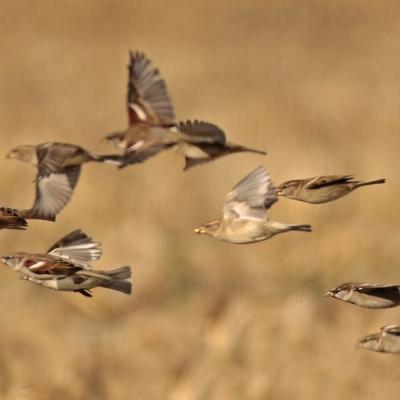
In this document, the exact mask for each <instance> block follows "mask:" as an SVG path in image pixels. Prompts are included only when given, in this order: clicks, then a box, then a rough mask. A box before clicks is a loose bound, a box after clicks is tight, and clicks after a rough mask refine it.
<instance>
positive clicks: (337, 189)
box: [277, 175, 385, 204]
mask: <svg viewBox="0 0 400 400" xmlns="http://www.w3.org/2000/svg"><path fill="white" fill-rule="evenodd" d="M381 183H385V179H376V180H373V181H367V182H363V181H357V180H354V177H353V176H352V175H327V176H316V177H313V178H307V179H294V180H291V181H287V182H284V183H282V184H280V185H279V186H278V187H277V194H278V195H279V196H283V197H287V198H289V199H293V200H298V201H303V202H306V203H312V204H320V203H327V202H329V201H333V200H337V199H339V198H340V197H343V196H345V195H347V194H349V193H351V192H352V191H353V190H355V189H357V188H359V187H361V186H368V185H376V184H381Z"/></svg>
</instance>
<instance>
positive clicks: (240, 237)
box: [0, 52, 400, 352]
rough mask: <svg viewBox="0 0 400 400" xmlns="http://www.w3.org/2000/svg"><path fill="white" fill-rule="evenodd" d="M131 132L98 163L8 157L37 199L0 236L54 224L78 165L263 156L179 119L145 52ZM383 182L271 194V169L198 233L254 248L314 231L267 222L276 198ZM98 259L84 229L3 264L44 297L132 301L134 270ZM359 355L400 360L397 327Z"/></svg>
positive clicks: (88, 157) (54, 155) (290, 185)
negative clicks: (62, 294)
mask: <svg viewBox="0 0 400 400" xmlns="http://www.w3.org/2000/svg"><path fill="white" fill-rule="evenodd" d="M128 71H129V74H128V76H129V78H128V93H127V104H126V105H127V111H128V119H129V125H128V127H127V129H125V130H121V131H117V132H113V133H110V134H108V135H106V136H105V138H104V140H106V141H107V142H109V143H110V144H112V145H113V146H115V147H116V148H118V149H119V150H120V153H117V154H106V155H94V154H91V153H90V152H89V151H87V150H85V149H83V148H82V147H80V146H78V145H73V144H69V143H57V142H47V143H43V144H39V145H21V146H18V147H16V148H14V149H13V150H11V151H10V152H9V153H8V155H7V157H8V158H15V159H18V160H21V161H25V162H28V163H30V164H33V165H34V166H35V167H36V168H37V175H36V179H35V186H36V195H35V200H34V204H33V206H32V208H30V209H14V208H7V207H0V229H26V227H27V221H26V220H27V219H41V220H48V221H55V219H56V216H57V214H58V213H59V212H60V211H61V210H62V209H63V208H64V207H65V206H66V205H67V203H68V202H69V201H70V200H71V197H72V194H73V192H74V189H75V187H76V185H77V183H78V180H79V175H80V172H81V166H82V165H83V164H84V163H86V162H101V163H110V164H114V165H116V166H117V167H118V168H124V167H126V166H128V165H133V164H136V163H140V162H143V161H145V160H147V159H148V158H150V157H153V156H155V155H156V154H158V153H160V152H161V151H163V150H166V149H170V148H176V149H178V151H179V153H180V154H182V155H183V157H184V158H185V166H184V170H187V169H189V168H192V167H193V166H196V165H199V164H202V163H205V162H208V161H212V160H215V159H217V158H219V157H222V156H225V155H229V154H232V153H237V152H252V153H258V154H261V155H265V154H266V153H265V152H263V151H260V150H255V149H252V148H248V147H245V146H241V145H237V144H234V143H230V142H228V141H227V140H226V136H225V134H224V132H223V131H222V130H221V129H220V128H219V127H218V126H216V125H214V124H212V123H209V122H203V121H198V120H194V121H186V122H179V123H177V122H176V121H175V114H174V109H173V106H172V102H171V99H170V96H169V94H168V91H167V86H166V84H165V81H164V80H163V79H162V77H161V75H160V72H159V70H158V69H156V68H154V67H153V66H152V64H151V61H150V60H149V59H148V58H147V57H146V56H145V55H144V54H142V53H138V52H136V53H130V63H129V66H128ZM384 182H385V180H384V179H377V180H372V181H367V182H363V181H358V180H355V179H354V178H353V176H351V175H330V176H317V177H313V178H308V179H295V180H290V181H287V182H284V183H282V184H281V185H279V186H276V187H275V186H274V184H273V183H272V180H271V176H270V173H269V171H268V170H267V169H266V168H265V167H263V166H261V167H258V168H257V169H255V170H254V171H252V172H251V173H250V174H248V175H247V176H246V177H244V178H243V179H242V180H241V181H240V182H239V183H238V184H237V185H236V186H235V187H234V188H233V189H232V190H231V191H230V192H229V193H228V194H227V196H226V198H225V202H224V204H223V208H222V217H221V218H219V219H216V220H213V221H210V222H208V223H206V224H203V225H201V226H200V227H198V228H196V229H195V232H196V233H199V234H208V235H211V236H213V237H215V238H216V239H220V240H224V241H227V242H231V243H238V244H243V243H254V242H259V241H262V240H267V239H270V238H271V237H272V236H274V235H276V234H278V233H283V232H288V231H302V232H311V226H310V225H308V224H301V225H296V224H286V223H282V222H276V221H271V220H270V219H269V218H268V216H267V212H268V210H269V208H270V207H271V206H272V205H273V204H274V203H275V202H277V200H278V197H279V196H281V197H286V198H288V199H293V200H298V201H303V202H307V203H311V204H320V203H326V202H330V201H334V200H337V199H339V198H341V197H343V196H345V195H347V194H349V193H351V192H352V191H354V190H355V189H358V188H360V187H362V186H368V185H375V184H381V183H384ZM101 255H102V248H101V244H100V243H99V242H96V241H94V240H93V239H92V238H90V237H89V236H88V235H86V234H85V233H84V232H82V231H81V230H75V231H73V232H71V233H69V234H67V235H66V236H64V237H63V238H61V239H60V240H59V241H57V242H56V243H55V244H54V245H53V246H51V247H50V249H49V250H48V251H47V252H46V253H39V254H30V253H25V252H17V253H12V254H10V255H7V256H3V257H2V262H3V263H4V264H6V265H8V266H9V267H11V268H12V269H14V270H15V271H17V272H18V274H19V275H20V277H21V278H22V279H25V280H28V281H30V282H33V283H35V284H37V285H40V286H44V287H47V288H50V289H55V290H63V291H73V292H79V293H81V294H83V295H85V296H88V297H91V296H92V293H91V289H93V288H95V287H104V288H108V289H112V290H116V291H119V292H121V293H125V294H130V293H131V290H132V288H131V283H130V282H129V278H130V277H131V268H130V266H124V267H120V268H117V269H114V270H111V271H100V270H95V269H92V267H91V265H90V263H91V262H92V261H95V260H98V259H99V258H100V257H101ZM327 295H328V296H332V297H334V298H336V299H339V300H342V301H345V302H348V303H352V304H356V305H358V306H361V307H368V308H388V307H394V306H397V305H400V286H398V285H376V284H368V283H354V282H350V283H345V284H343V285H340V286H339V287H337V288H335V289H333V290H331V291H329V292H328V293H327ZM359 345H360V346H361V347H364V348H367V349H370V350H374V351H381V352H400V326H395V325H392V326H386V327H383V328H382V329H381V331H380V332H379V333H375V334H371V335H368V336H365V337H364V338H362V339H361V340H360V341H359Z"/></svg>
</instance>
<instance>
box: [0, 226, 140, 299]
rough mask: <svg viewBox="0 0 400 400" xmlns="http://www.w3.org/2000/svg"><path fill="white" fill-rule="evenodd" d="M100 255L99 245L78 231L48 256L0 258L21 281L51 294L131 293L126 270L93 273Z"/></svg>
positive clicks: (53, 249) (128, 268)
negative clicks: (97, 289) (95, 290)
mask: <svg viewBox="0 0 400 400" xmlns="http://www.w3.org/2000/svg"><path fill="white" fill-rule="evenodd" d="M101 255H102V249H101V244H100V243H98V242H95V241H93V240H92V238H90V237H88V236H87V235H86V234H85V233H83V232H82V231H81V230H75V231H73V232H71V233H69V234H68V235H66V236H64V237H63V238H62V239H60V240H59V241H57V243H55V244H54V245H53V246H52V247H50V249H49V250H48V251H47V253H44V254H30V253H23V252H17V253H12V254H10V255H6V256H3V257H2V262H3V263H4V264H6V265H8V266H9V267H11V268H12V269H13V270H15V271H16V272H18V273H19V274H20V276H21V278H22V279H25V280H28V281H30V282H33V283H36V284H37V285H40V286H44V287H47V288H49V289H54V290H62V291H72V292H79V293H81V294H83V295H84V296H87V297H92V294H91V292H90V289H92V288H95V287H98V286H100V287H104V288H107V289H112V290H116V291H118V292H121V293H125V294H130V293H131V290H132V288H131V283H130V282H128V281H127V279H129V278H130V277H131V269H130V267H129V266H125V267H121V268H117V269H114V270H111V271H97V270H93V269H92V268H91V266H90V264H89V263H90V262H91V261H94V260H98V259H99V258H100V257H101Z"/></svg>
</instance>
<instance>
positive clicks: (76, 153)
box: [7, 142, 121, 221]
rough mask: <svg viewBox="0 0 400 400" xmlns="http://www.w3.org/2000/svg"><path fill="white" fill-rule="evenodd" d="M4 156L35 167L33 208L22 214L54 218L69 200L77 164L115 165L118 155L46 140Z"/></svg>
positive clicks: (79, 170)
mask: <svg viewBox="0 0 400 400" xmlns="http://www.w3.org/2000/svg"><path fill="white" fill-rule="evenodd" d="M7 158H15V159H18V160H21V161H25V162H28V163H30V164H33V165H34V166H35V167H37V170H38V172H37V175H36V179H35V183H36V195H35V200H34V204H33V207H32V208H31V209H29V210H24V212H23V217H24V218H31V219H45V220H50V221H54V220H55V219H56V215H57V214H58V213H59V212H60V211H61V210H62V209H63V208H64V207H65V206H66V205H67V203H68V202H69V201H70V199H71V197H72V194H73V191H74V189H75V187H76V184H77V183H78V179H79V175H80V172H81V165H82V164H83V163H86V162H90V161H96V162H106V163H107V162H108V163H113V164H117V165H118V164H119V160H120V158H121V157H120V155H116V154H111V155H93V154H91V153H89V152H88V151H87V150H85V149H83V148H82V147H80V146H76V145H73V144H67V143H54V142H48V143H43V144H39V145H37V146H32V145H21V146H18V147H16V148H14V149H12V150H11V151H10V152H9V153H8V154H7Z"/></svg>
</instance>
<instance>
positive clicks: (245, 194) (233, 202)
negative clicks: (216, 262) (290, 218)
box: [195, 167, 311, 243]
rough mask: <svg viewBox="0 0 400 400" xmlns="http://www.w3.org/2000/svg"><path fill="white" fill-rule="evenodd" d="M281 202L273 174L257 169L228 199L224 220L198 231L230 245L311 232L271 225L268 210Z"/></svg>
mask: <svg viewBox="0 0 400 400" xmlns="http://www.w3.org/2000/svg"><path fill="white" fill-rule="evenodd" d="M277 200H278V197H277V195H276V189H275V187H274V185H273V183H272V180H271V176H270V173H269V172H268V171H267V170H266V169H265V168H264V167H258V168H257V169H255V170H254V171H253V172H251V173H250V174H249V175H247V176H246V177H245V178H243V179H242V180H241V181H240V182H239V183H238V184H237V185H236V186H235V187H234V188H233V189H232V190H231V191H230V192H229V193H228V195H227V196H226V199H225V203H224V206H223V217H222V218H221V219H217V220H214V221H211V222H208V223H207V224H204V225H202V226H200V227H199V228H196V229H195V232H196V233H199V234H201V233H205V234H208V235H211V236H214V237H215V238H217V239H221V240H224V241H227V242H231V243H254V242H259V241H262V240H267V239H269V238H271V237H272V236H274V235H276V234H278V233H282V232H288V231H303V232H311V226H310V225H304V224H302V225H289V224H285V223H282V222H275V221H270V220H269V219H268V217H267V210H268V209H269V208H270V207H271V206H272V205H273V204H274V203H275V202H276V201H277Z"/></svg>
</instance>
